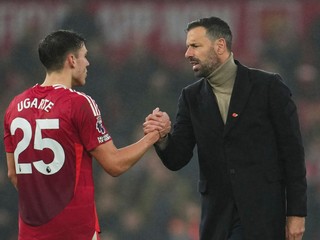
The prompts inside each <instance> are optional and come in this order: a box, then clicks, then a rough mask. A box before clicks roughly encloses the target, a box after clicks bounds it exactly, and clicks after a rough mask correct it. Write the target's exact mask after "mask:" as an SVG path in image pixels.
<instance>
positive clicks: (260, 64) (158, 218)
mask: <svg viewBox="0 0 320 240" xmlns="http://www.w3.org/2000/svg"><path fill="white" fill-rule="evenodd" d="M85 3H86V1H84V2H83V5H82V4H80V2H77V4H74V5H72V7H70V9H69V12H68V13H67V14H65V17H64V18H63V19H62V21H61V22H57V23H55V27H56V28H68V29H74V30H77V31H79V32H81V33H82V34H83V35H84V36H85V37H86V38H87V41H88V42H87V48H88V50H89V54H88V59H89V61H90V66H89V68H88V77H87V84H86V86H84V87H82V88H79V89H77V90H79V91H83V92H85V93H87V94H88V95H91V96H92V97H93V98H94V99H95V100H96V102H97V103H98V105H99V107H100V110H101V112H102V115H103V119H104V122H105V124H106V127H107V128H108V130H109V132H110V134H111V136H112V137H113V141H114V142H115V144H116V146H117V147H122V146H125V145H128V144H130V143H133V142H134V141H135V140H137V139H138V138H139V137H140V136H141V135H142V134H143V131H142V123H143V121H144V118H145V117H146V116H147V114H149V113H150V112H152V110H153V109H154V108H155V107H160V109H162V110H164V111H166V112H167V113H168V114H169V115H170V116H171V118H172V119H174V117H175V111H176V104H177V100H178V97H179V94H180V91H181V89H182V87H184V86H186V85H187V84H190V83H192V82H193V81H194V77H193V74H192V71H191V67H190V66H189V65H188V64H187V62H186V61H185V60H184V56H183V53H182V54H181V58H180V60H179V61H178V62H177V63H175V64H168V62H166V61H164V60H163V59H162V58H161V57H159V56H158V55H157V54H154V52H152V51H149V49H148V48H147V47H145V46H144V45H142V44H139V43H137V44H135V45H134V47H133V48H132V49H130V54H128V56H127V57H126V58H125V59H123V60H122V61H114V58H115V56H113V55H112V54H110V52H109V51H108V45H107V44H106V43H105V42H104V41H103V39H102V34H101V30H100V29H99V24H97V22H96V21H94V19H95V18H94V16H93V15H91V13H90V11H87V8H86V7H85ZM310 26H311V27H310V29H309V30H308V31H307V32H308V34H304V35H303V36H302V37H301V36H298V35H296V34H292V32H291V31H290V28H289V27H288V26H286V25H283V24H281V21H279V22H278V23H276V25H275V26H273V27H272V31H270V32H269V34H268V37H267V38H265V39H264V42H263V44H262V45H261V48H260V49H259V52H258V54H257V55H258V57H257V58H256V59H255V60H254V61H252V59H250V56H245V55H243V54H242V56H241V59H239V60H240V61H241V62H242V63H243V64H247V63H248V65H249V66H250V65H251V66H252V67H255V68H262V69H265V70H268V71H275V72H279V73H280V74H281V75H282V77H283V78H284V80H285V81H286V84H287V85H288V86H289V87H290V88H291V90H292V93H293V98H294V100H295V101H296V103H297V105H298V108H299V109H298V110H299V117H300V123H301V128H302V134H303V139H304V144H305V157H306V163H307V174H308V191H309V195H308V201H309V202H308V206H309V216H308V217H307V223H306V227H307V228H306V233H305V237H304V239H306V240H319V239H320V228H319V226H320V220H319V219H320V75H319V69H320V61H319V59H320V14H319V19H316V20H315V21H314V22H313V23H312V24H311V25H310ZM181 30H182V31H183V29H181ZM42 37H43V36H41V35H40V33H38V32H37V29H36V28H35V27H34V26H30V29H25V34H24V36H23V37H21V38H20V40H19V41H18V42H16V43H15V44H14V46H12V48H10V49H9V52H10V53H9V55H8V57H6V58H1V59H0V79H1V81H0V113H1V130H3V127H2V125H3V115H4V111H5V109H6V107H7V105H8V103H9V102H10V100H11V99H12V98H13V97H14V96H15V95H16V94H18V93H20V92H21V91H23V90H24V89H26V88H28V87H31V86H33V85H34V84H36V83H41V82H42V81H43V79H44V76H45V72H44V69H43V68H42V66H41V65H40V62H39V60H38V55H37V44H38V42H39V39H40V38H42ZM235 58H236V59H237V53H235ZM1 141H2V140H1ZM1 143H2V142H1ZM0 149H1V153H2V161H0V196H1V197H0V236H1V239H5V240H13V239H16V236H17V227H18V224H17V220H18V217H17V212H18V210H17V193H16V191H15V189H14V188H13V186H11V184H10V182H9V180H8V179H7V176H6V170H7V169H6V162H5V161H4V159H5V154H4V146H3V143H2V144H0ZM94 173H95V175H94V177H95V185H96V200H97V208H98V215H99V219H100V224H101V228H102V235H101V236H102V240H105V239H106V240H126V239H130V240H197V239H198V224H199V218H200V209H199V198H198V197H199V196H198V193H197V179H198V169H197V159H196V157H194V159H193V160H192V161H191V163H190V164H189V165H188V166H187V167H185V168H184V169H183V170H181V171H179V172H171V171H169V170H167V169H166V168H165V167H164V166H163V165H162V163H161V162H160V160H159V158H158V157H157V155H156V154H155V152H154V150H153V149H150V151H149V152H148V153H147V154H146V155H145V156H144V157H143V159H142V160H141V161H140V162H139V163H138V164H137V165H136V166H134V167H133V168H132V169H131V170H129V171H128V172H127V173H125V174H124V175H122V176H120V177H118V178H113V177H111V176H109V175H107V174H106V173H104V172H102V170H101V168H100V166H98V165H97V163H96V162H94Z"/></svg>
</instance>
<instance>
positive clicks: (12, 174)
mask: <svg viewBox="0 0 320 240" xmlns="http://www.w3.org/2000/svg"><path fill="white" fill-rule="evenodd" d="M6 156H7V166H8V178H9V179H10V181H11V182H12V184H13V186H14V187H15V188H16V189H18V185H17V184H18V178H17V174H16V167H15V163H14V155H13V153H8V152H7V153H6Z"/></svg>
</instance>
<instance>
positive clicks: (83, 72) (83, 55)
mask: <svg viewBox="0 0 320 240" xmlns="http://www.w3.org/2000/svg"><path fill="white" fill-rule="evenodd" d="M87 52H88V51H87V48H86V46H85V45H83V46H82V48H81V49H80V50H79V51H78V54H77V56H75V61H76V64H75V71H74V73H73V86H83V85H84V84H85V83H86V77H87V67H88V66H89V61H88V59H87Z"/></svg>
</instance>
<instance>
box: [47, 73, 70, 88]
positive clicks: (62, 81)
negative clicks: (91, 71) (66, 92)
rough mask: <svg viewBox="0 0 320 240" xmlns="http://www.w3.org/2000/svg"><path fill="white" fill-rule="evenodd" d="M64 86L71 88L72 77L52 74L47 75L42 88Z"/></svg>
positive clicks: (64, 74) (63, 74)
mask: <svg viewBox="0 0 320 240" xmlns="http://www.w3.org/2000/svg"><path fill="white" fill-rule="evenodd" d="M57 84H59V85H63V86H65V87H67V88H71V87H72V85H71V77H70V75H69V74H66V73H64V72H52V73H47V75H46V78H45V80H44V81H43V83H42V84H41V86H53V85H57Z"/></svg>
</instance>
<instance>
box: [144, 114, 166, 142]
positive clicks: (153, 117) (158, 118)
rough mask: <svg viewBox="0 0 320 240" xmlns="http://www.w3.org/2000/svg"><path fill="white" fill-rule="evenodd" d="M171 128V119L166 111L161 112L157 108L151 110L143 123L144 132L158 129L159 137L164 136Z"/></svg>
mask: <svg viewBox="0 0 320 240" xmlns="http://www.w3.org/2000/svg"><path fill="white" fill-rule="evenodd" d="M170 130H171V121H170V118H169V115H168V114H167V113H166V112H162V111H160V110H159V108H156V109H154V110H153V112H152V114H149V115H148V116H147V117H146V119H145V122H144V123H143V131H144V134H148V133H150V132H152V131H158V133H159V135H160V138H164V137H165V136H166V135H167V134H168V133H169V132H170Z"/></svg>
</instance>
